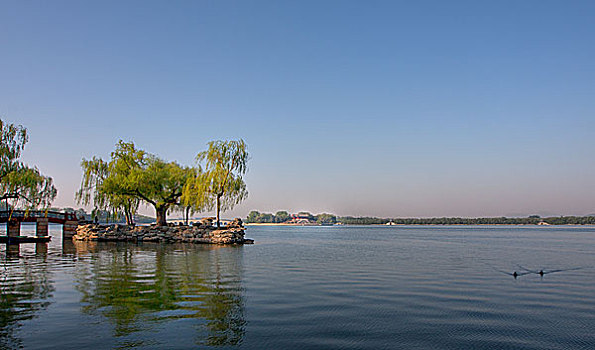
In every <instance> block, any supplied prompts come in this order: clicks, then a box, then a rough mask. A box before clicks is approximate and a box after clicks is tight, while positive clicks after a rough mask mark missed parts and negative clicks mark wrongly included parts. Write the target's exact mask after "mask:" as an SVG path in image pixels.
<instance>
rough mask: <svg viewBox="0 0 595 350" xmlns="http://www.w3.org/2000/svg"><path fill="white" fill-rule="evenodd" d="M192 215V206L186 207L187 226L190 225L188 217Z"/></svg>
mask: <svg viewBox="0 0 595 350" xmlns="http://www.w3.org/2000/svg"><path fill="white" fill-rule="evenodd" d="M189 217H190V206H187V207H186V220H185V221H186V226H188V219H189Z"/></svg>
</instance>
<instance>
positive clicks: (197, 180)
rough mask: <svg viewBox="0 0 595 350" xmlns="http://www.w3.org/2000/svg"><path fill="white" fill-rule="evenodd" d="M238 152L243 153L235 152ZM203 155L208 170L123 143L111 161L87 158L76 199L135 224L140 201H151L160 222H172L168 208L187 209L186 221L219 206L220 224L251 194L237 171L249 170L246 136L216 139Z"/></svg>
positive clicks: (118, 146)
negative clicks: (224, 212)
mask: <svg viewBox="0 0 595 350" xmlns="http://www.w3.org/2000/svg"><path fill="white" fill-rule="evenodd" d="M230 145H231V146H230ZM238 146H239V147H238ZM238 150H243V152H244V154H240V155H236V153H237V152H238ZM240 153H241V152H240ZM202 154H205V156H204V159H207V161H206V166H207V169H206V171H203V170H202V167H201V166H200V164H199V165H198V166H197V167H195V168H191V167H185V166H182V165H180V164H178V163H176V162H167V161H164V160H162V159H160V158H158V157H157V156H155V155H152V154H150V153H147V152H145V151H144V150H140V149H138V148H136V147H135V145H134V143H132V142H124V141H119V142H118V144H116V149H115V150H114V151H113V152H112V153H111V158H110V160H109V161H104V160H103V159H101V158H97V157H94V158H92V159H91V160H86V159H83V161H82V162H81V167H82V168H83V179H82V182H81V187H80V189H79V191H78V192H77V194H76V199H77V201H78V202H79V203H82V204H84V205H93V206H94V207H95V208H97V209H100V210H110V211H111V212H112V213H114V214H115V215H118V214H122V215H124V217H125V218H126V222H127V224H134V222H133V217H134V214H135V213H136V212H137V210H138V207H139V205H140V204H141V203H144V204H148V205H151V206H153V207H154V209H155V216H156V222H157V225H160V226H164V225H167V213H168V211H182V212H184V214H185V218H186V221H187V219H188V216H189V213H190V212H200V211H204V210H208V209H212V208H213V207H216V208H217V219H218V220H217V221H218V224H219V211H220V210H225V209H228V208H231V207H233V205H235V204H237V203H239V202H240V201H241V200H243V199H244V198H246V195H247V191H246V185H245V183H244V182H243V180H242V178H241V175H238V174H243V173H244V172H245V170H246V162H247V158H248V157H247V152H246V147H245V144H244V142H243V141H241V140H240V141H213V142H210V143H209V150H208V151H205V152H201V153H199V155H198V156H197V157H198V158H199V159H203V158H202V157H203V156H201V155H202ZM208 159H210V160H208ZM211 160H212V161H211ZM238 164H239V165H238Z"/></svg>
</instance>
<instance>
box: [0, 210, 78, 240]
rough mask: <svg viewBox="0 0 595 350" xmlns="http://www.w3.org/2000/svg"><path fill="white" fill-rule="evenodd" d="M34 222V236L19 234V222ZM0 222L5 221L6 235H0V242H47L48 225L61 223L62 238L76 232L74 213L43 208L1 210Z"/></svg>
mask: <svg viewBox="0 0 595 350" xmlns="http://www.w3.org/2000/svg"><path fill="white" fill-rule="evenodd" d="M23 222H34V223H35V236H21V223H23ZM0 223H6V226H7V227H6V236H0V243H7V244H20V243H47V242H49V241H50V239H51V237H50V235H49V232H48V225H49V224H50V223H52V224H62V239H63V240H64V239H72V236H74V235H75V234H76V228H77V226H78V219H77V217H76V215H75V214H71V213H61V212H57V211H45V210H3V211H0Z"/></svg>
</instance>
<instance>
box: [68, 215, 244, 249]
mask: <svg viewBox="0 0 595 350" xmlns="http://www.w3.org/2000/svg"><path fill="white" fill-rule="evenodd" d="M244 235H245V228H244V226H243V223H242V219H240V218H236V219H235V220H233V221H231V222H230V223H229V224H227V225H226V226H225V227H223V228H221V227H219V228H218V227H215V226H213V218H205V219H202V220H201V221H200V222H197V223H194V224H192V225H184V224H180V225H174V224H171V223H170V224H168V225H165V226H160V225H149V226H129V225H121V224H114V225H101V224H96V223H88V224H82V225H79V226H78V228H77V230H76V234H75V235H74V236H73V237H72V239H73V240H75V241H118V242H122V241H124V242H136V243H138V242H165V243H174V242H183V243H199V244H252V243H254V241H253V240H251V239H246V238H245V237H244Z"/></svg>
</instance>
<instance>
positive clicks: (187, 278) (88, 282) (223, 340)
mask: <svg viewBox="0 0 595 350" xmlns="http://www.w3.org/2000/svg"><path fill="white" fill-rule="evenodd" d="M75 246H76V249H77V253H78V255H79V256H81V255H82V256H84V255H87V254H88V255H89V257H90V261H89V263H87V264H77V268H76V278H75V279H76V281H77V286H76V288H77V289H78V290H79V291H80V292H81V293H82V295H83V296H82V300H81V303H82V305H83V306H82V310H83V312H84V313H88V314H94V315H97V314H99V315H102V316H105V317H106V318H107V319H108V320H110V321H111V322H112V323H113V325H114V335H115V336H116V337H119V338H121V339H120V340H121V342H120V343H119V344H120V346H124V347H128V346H142V345H149V344H150V345H155V344H159V343H163V342H164V341H166V340H163V339H161V340H159V339H155V338H154V337H152V336H151V335H152V334H153V332H154V331H156V330H158V329H159V328H165V327H171V326H172V325H177V324H179V323H178V322H192V323H191V326H192V328H193V329H194V331H195V332H196V335H195V343H196V344H198V345H209V346H220V345H228V346H229V345H238V344H240V343H241V341H242V339H243V337H244V333H245V330H244V328H245V323H246V321H245V320H244V300H243V299H244V296H243V289H242V285H241V274H242V265H241V261H242V254H241V253H242V248H241V247H218V246H209V245H192V244H180V245H160V244H143V245H138V246H137V245H133V244H128V243H123V244H115V243H93V242H77V243H75ZM168 324H170V325H168ZM186 325H187V324H186ZM175 333H177V332H175ZM132 335H135V337H131V336H132ZM177 336H178V334H170V337H171V338H170V340H171V341H172V342H175V340H176V337H177ZM183 336H184V337H188V336H189V335H188V334H185V335H183ZM139 337H140V338H141V340H139ZM149 337H151V338H152V339H142V338H149ZM128 338H132V339H128Z"/></svg>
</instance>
